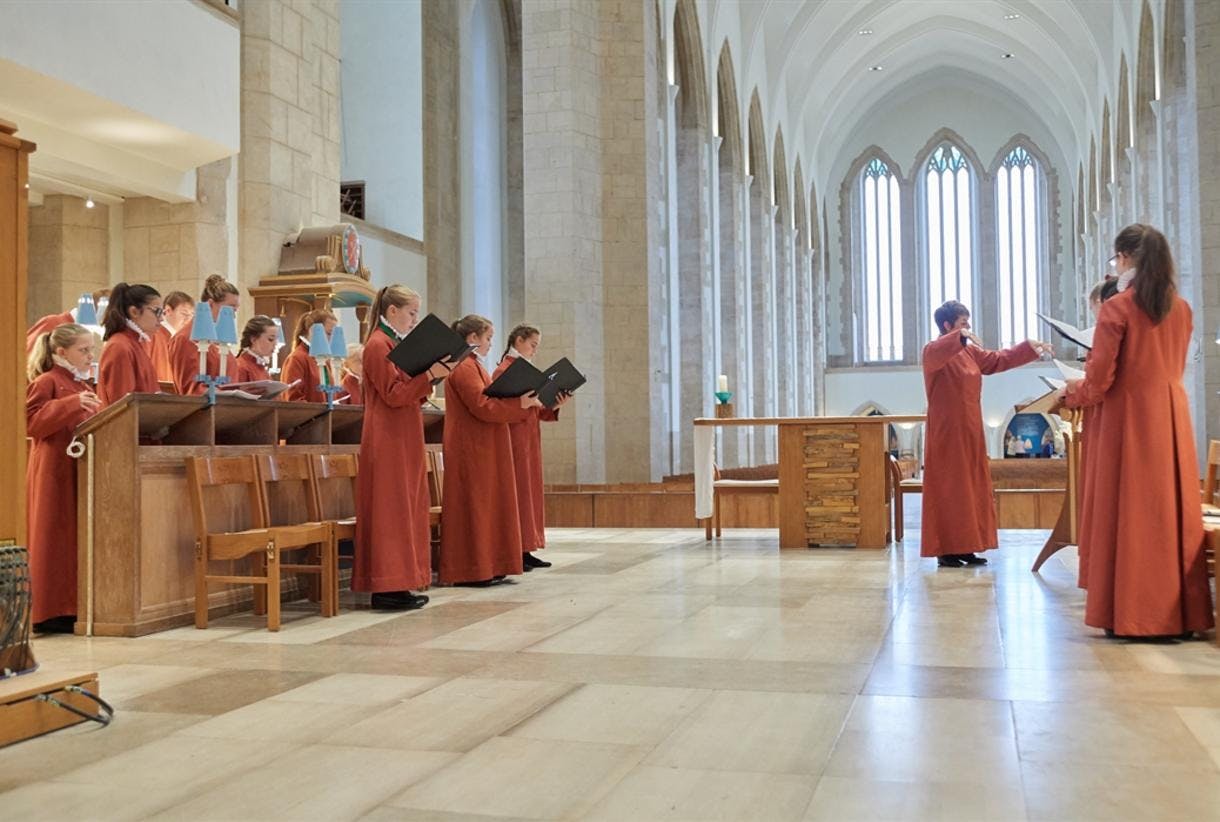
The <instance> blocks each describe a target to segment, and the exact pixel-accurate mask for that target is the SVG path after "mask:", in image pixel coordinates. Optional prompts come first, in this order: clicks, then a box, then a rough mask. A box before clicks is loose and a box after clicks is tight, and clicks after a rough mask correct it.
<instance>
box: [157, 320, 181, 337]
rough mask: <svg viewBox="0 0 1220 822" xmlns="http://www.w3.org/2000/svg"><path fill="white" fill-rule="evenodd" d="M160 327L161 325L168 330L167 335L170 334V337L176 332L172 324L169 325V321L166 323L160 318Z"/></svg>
mask: <svg viewBox="0 0 1220 822" xmlns="http://www.w3.org/2000/svg"><path fill="white" fill-rule="evenodd" d="M161 327H162V328H164V329H165V330H166V331H168V332H169V335H170V336H171V337H172V336H174V335H175V334H177V333H178V332H177V331H175V330H174V328H173V326H171V325H170V324H169V323H167V322H166V321H165V320H162V321H161Z"/></svg>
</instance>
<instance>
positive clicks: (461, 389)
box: [365, 357, 533, 583]
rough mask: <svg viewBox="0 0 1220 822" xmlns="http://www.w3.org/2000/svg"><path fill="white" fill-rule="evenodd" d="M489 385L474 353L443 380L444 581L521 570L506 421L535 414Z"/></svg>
mask: <svg viewBox="0 0 1220 822" xmlns="http://www.w3.org/2000/svg"><path fill="white" fill-rule="evenodd" d="M365 363H368V359H367V358H366V359H365ZM365 379H366V380H367V379H368V376H367V372H366V376H365ZM490 384H491V377H490V376H489V375H488V373H487V370H486V369H484V368H483V365H482V364H481V363H480V362H479V361H478V359H477V358H475V357H467V358H466V359H464V360H462V361H461V362H460V363H458V364H457V366H456V367H455V368H454V369H453V373H452V374H450V375H449V378H448V380H446V383H445V437H444V453H445V481H444V499H445V510H444V512H443V513H442V514H441V517H442V522H441V567H440V568H439V569H438V570H439V574H440V580H441V582H444V583H453V582H478V581H480V580H485V579H491V578H492V577H496V576H501V575H504V576H507V575H509V574H520V573H522V565H521V554H522V547H521V520H520V515H519V514H518V511H517V478H516V475H515V474H514V473H513V446H512V440H511V436H510V434H509V433H508V426H509V424H510V423H514V422H522V421H524V420H525V419H526V418H527V416H528V415H529V414H531V413H533V412H532V411H527V410H525V409H523V408H522V407H521V404H520V402H519V401H518V400H516V399H511V400H507V399H493V398H491V397H488V396H486V395H485V394H484V393H483V389H484V388H486V387H487V386H488V385H490ZM366 413H367V412H366Z"/></svg>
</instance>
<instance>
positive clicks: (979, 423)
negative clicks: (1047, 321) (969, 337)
mask: <svg viewBox="0 0 1220 822" xmlns="http://www.w3.org/2000/svg"><path fill="white" fill-rule="evenodd" d="M963 342H965V340H964V338H963V337H962V336H961V335H960V334H959V333H958V332H956V331H953V332H950V333H948V334H945V335H944V336H942V337H941V338H940V339H938V340H935V341H933V342H930V343H928V344H927V345H925V346H924V349H923V380H924V390H925V391H926V392H927V395H928V423H927V426H928V436H927V441H926V444H925V445H924V479H923V517H922V520H923V522H922V528H921V536H920V550H919V554H920V556H924V557H941V556H945V555H946V554H971V553H975V552H977V551H988V550H991V549H992V548H995V547H997V546H998V545H999V535H998V534H997V532H996V515H995V500H994V498H993V494H992V489H991V464H990V462H989V460H988V457H987V440H986V438H985V436H984V434H983V409H982V405H981V401H982V396H983V375H984V374H996V373H999V372H1000V371H1007V370H1008V369H1010V368H1016V367H1017V366H1019V365H1024V364H1025V363H1027V362H1033V361H1034V360H1036V359H1038V352H1037V351H1035V350H1034V348H1033V346H1031V345H1030V344H1029V343H1028V342H1023V343H1021V344H1020V345H1016V346H1013V347H1012V348H1007V349H1004V350H1003V351H987V350H985V349H982V348H979V347H978V346H976V345H963Z"/></svg>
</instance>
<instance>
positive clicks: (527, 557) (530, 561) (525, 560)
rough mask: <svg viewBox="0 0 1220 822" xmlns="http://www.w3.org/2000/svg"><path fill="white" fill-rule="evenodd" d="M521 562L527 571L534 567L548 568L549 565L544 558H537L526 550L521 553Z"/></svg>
mask: <svg viewBox="0 0 1220 822" xmlns="http://www.w3.org/2000/svg"><path fill="white" fill-rule="evenodd" d="M521 564H522V565H524V566H525V570H527V571H531V570H533V569H534V568H550V567H551V563H549V562H547V561H546V560H545V559H539V558H538V557H536V556H534V555H533V554H531V553H530V552H529V551H526V552H525V553H524V554H522V555H521Z"/></svg>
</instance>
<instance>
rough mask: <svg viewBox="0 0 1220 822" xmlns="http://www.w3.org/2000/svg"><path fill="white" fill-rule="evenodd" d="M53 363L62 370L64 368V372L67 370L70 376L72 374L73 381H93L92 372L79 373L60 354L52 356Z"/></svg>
mask: <svg viewBox="0 0 1220 822" xmlns="http://www.w3.org/2000/svg"><path fill="white" fill-rule="evenodd" d="M51 362H53V363H55V364H56V365H58V366H59V367H60V368H62V369H63V370H65V371H67V372H68V373H69V374H71V375H72V379H74V380H76V381H77V382H88V381H89V380H91V379H93V372H92V371H77V370H76V369H75V368H74V367H73V366H72V363H70V362H68V361H67V360H65V359H64V358H63V357H61V356H59V355H58V354H52V355H51Z"/></svg>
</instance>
